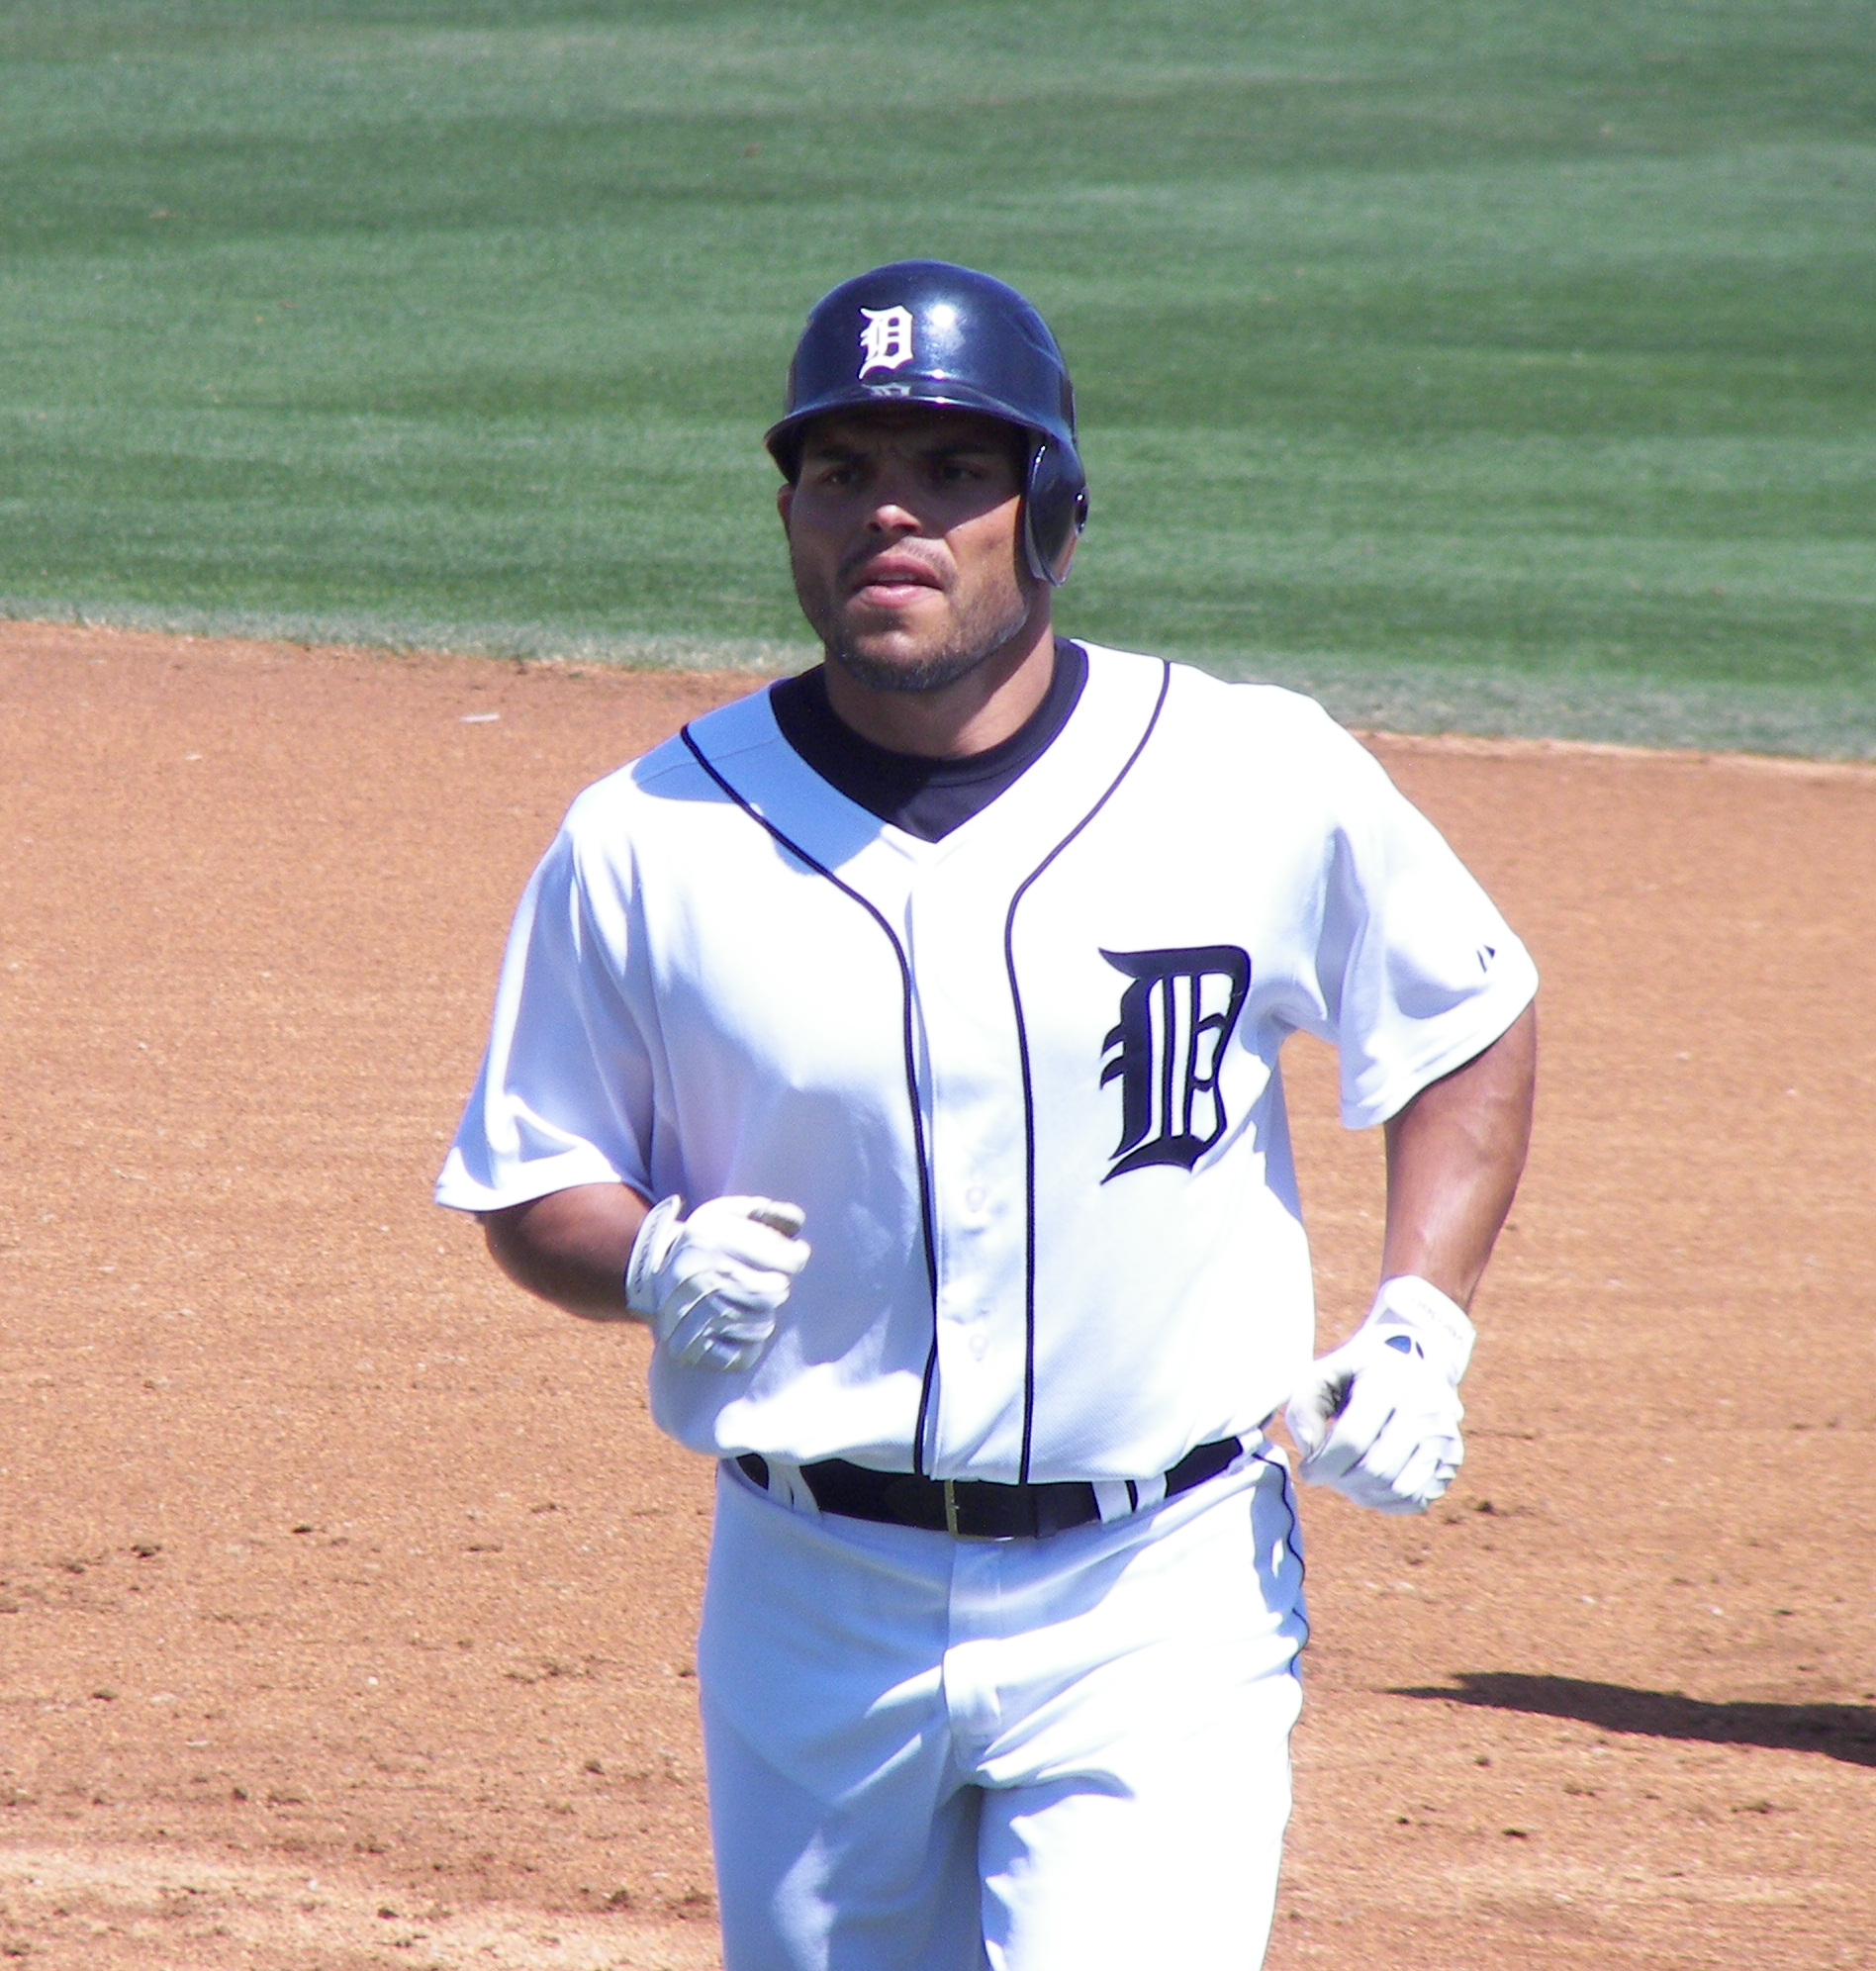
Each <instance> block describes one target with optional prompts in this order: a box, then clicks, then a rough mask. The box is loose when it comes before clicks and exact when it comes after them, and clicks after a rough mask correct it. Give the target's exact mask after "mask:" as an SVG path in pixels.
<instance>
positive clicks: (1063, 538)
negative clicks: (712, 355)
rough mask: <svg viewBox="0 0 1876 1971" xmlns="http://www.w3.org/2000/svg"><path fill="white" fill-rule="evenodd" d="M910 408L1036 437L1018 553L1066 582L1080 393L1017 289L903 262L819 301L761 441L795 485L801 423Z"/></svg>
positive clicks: (1081, 509)
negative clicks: (976, 417) (942, 409)
mask: <svg viewBox="0 0 1876 1971" xmlns="http://www.w3.org/2000/svg"><path fill="white" fill-rule="evenodd" d="M908 401H909V402H911V403H915V404H942V405H949V406H952V407H955V408H956V409H958V410H961V411H981V412H984V413H985V414H986V415H987V416H989V417H991V418H1000V419H1002V420H1003V421H1004V422H1006V423H1010V424H1014V425H1016V426H1018V427H1019V428H1020V429H1021V430H1023V431H1026V432H1027V433H1028V434H1029V437H1030V441H1031V442H1030V446H1029V459H1028V470H1027V475H1026V477H1025V479H1024V483H1023V546H1024V549H1025V551H1026V553H1027V555H1028V559H1029V566H1030V569H1031V571H1032V572H1033V573H1034V574H1035V576H1036V578H1037V580H1038V581H1043V582H1048V583H1049V584H1051V585H1052V586H1059V585H1060V584H1061V583H1062V582H1063V581H1064V580H1065V579H1066V578H1067V575H1068V572H1069V555H1070V551H1071V549H1072V548H1073V546H1074V544H1075V537H1076V536H1077V535H1078V534H1079V532H1080V531H1081V528H1082V527H1083V526H1084V525H1085V524H1086V521H1087V475H1086V473H1085V472H1083V471H1082V469H1081V458H1080V454H1079V451H1077V449H1076V444H1075V387H1074V385H1073V384H1071V383H1070V381H1069V366H1068V364H1067V363H1066V362H1065V361H1064V360H1063V358H1062V350H1061V348H1060V347H1059V346H1058V344H1057V342H1056V338H1055V337H1054V335H1052V334H1051V333H1050V332H1049V325H1048V324H1047V323H1046V322H1045V321H1044V320H1043V319H1042V317H1041V316H1040V315H1038V314H1037V313H1036V311H1035V310H1034V309H1033V308H1032V307H1031V306H1030V305H1029V303H1028V302H1026V301H1025V300H1024V299H1023V298H1022V296H1021V295H1019V294H1018V293H1017V292H1016V290H1015V289H1014V288H1012V287H1005V286H1004V285H1003V283H1002V282H1001V281H997V280H992V279H991V278H990V277H989V275H988V274H980V273H974V272H973V271H972V270H971V268H969V267H954V266H952V265H951V264H950V263H949V262H948V261H945V260H896V261H894V262H893V263H892V265H891V266H890V267H876V268H874V270H873V271H872V272H871V273H870V274H862V275H860V276H859V278H858V279H856V280H851V281H843V282H842V283H841V285H840V286H839V287H837V288H835V289H834V291H833V293H832V294H830V295H827V296H825V297H824V298H823V299H822V300H820V301H819V302H817V303H816V304H815V305H814V309H813V312H812V313H811V314H810V315H809V316H808V318H807V327H806V328H805V329H802V331H801V339H800V341H799V342H798V343H797V346H796V350H795V360H794V361H793V362H792V363H790V365H789V390H788V399H787V403H786V405H785V407H784V412H783V417H782V422H780V423H778V424H776V425H774V426H772V427H771V428H770V430H769V431H768V432H767V433H766V435H765V437H764V439H763V442H764V443H765V444H766V445H767V446H768V447H769V451H770V453H771V455H772V456H773V457H774V459H775V462H776V464H777V465H779V466H780V467H781V468H782V470H783V472H784V473H785V474H786V475H787V477H788V478H790V479H791V480H792V479H794V478H795V476H796V474H797V472H798V471H799V470H800V463H801V457H800V453H801V427H802V426H803V425H804V424H805V423H806V422H807V421H808V420H809V419H810V418H818V417H820V416H821V415H822V413H824V412H828V411H852V410H856V409H865V408H867V407H869V406H878V405H883V404H893V403H904V402H908Z"/></svg>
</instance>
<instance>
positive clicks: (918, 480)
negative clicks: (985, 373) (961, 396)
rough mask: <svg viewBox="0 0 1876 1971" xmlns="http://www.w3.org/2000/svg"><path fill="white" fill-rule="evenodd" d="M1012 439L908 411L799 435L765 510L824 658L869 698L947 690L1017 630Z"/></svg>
mask: <svg viewBox="0 0 1876 1971" xmlns="http://www.w3.org/2000/svg"><path fill="white" fill-rule="evenodd" d="M1022 447H1023V439H1022V434H1021V433H1020V432H1019V431H1018V430H1016V429H1015V427H1014V426H1012V425H1009V424H1005V423H1003V422H1000V421H998V420H997V419H994V418H984V417H980V416H979V415H978V414H977V413H975V412H971V411H945V410H938V409H933V408H926V407H922V406H914V405H899V406H893V407H892V408H891V409H882V410H878V411H859V412H853V413H843V414H830V415H829V416H827V417H825V418H819V419H816V420H815V421H814V422H813V423H811V424H810V425H809V426H808V427H807V431H806V434H805V437H804V439H803V442H802V447H801V470H800V474H799V476H798V478H797V481H796V483H795V485H793V486H785V487H784V488H783V489H782V491H781V493H780V495H779V496H778V502H779V505H780V507H781V510H782V521H783V525H784V526H785V527H786V528H787V530H788V536H789V556H790V560H791V562H792V563H793V565H794V570H795V592H796V594H797V596H798V597H799V598H800V601H801V609H802V611H803V613H804V614H805V615H806V617H807V619H808V621H809V622H810V623H812V624H813V625H814V628H815V629H816V630H817V631H818V632H819V634H820V638H821V641H822V642H823V643H824V644H825V645H826V646H827V654H828V657H829V659H830V660H831V661H833V662H834V663H837V664H839V665H841V666H842V667H843V668H844V669H845V670H846V671H847V672H848V673H849V674H850V675H851V676H852V677H853V678H855V679H856V680H857V681H858V682H859V683H861V684H863V685H866V686H869V687H870V688H871V689H873V690H875V691H891V692H931V691H939V690H942V689H943V688H944V687H945V686H946V685H950V684H954V683H956V682H957V680H958V679H960V678H962V677H965V676H966V675H968V674H969V673H970V672H971V671H973V670H975V669H976V668H977V667H978V665H979V664H981V663H982V662H983V661H984V660H985V658H986V657H988V656H989V655H990V654H991V652H992V651H995V650H998V649H1000V648H1001V647H1002V646H1003V645H1004V644H1006V643H1008V642H1009V641H1010V639H1011V638H1012V637H1014V636H1015V635H1016V634H1017V633H1018V632H1019V631H1020V630H1022V629H1023V627H1024V626H1025V624H1026V623H1027V622H1028V620H1029V617H1030V613H1031V611H1032V610H1033V609H1034V608H1035V606H1036V603H1037V600H1038V596H1039V593H1040V590H1041V585H1040V584H1039V583H1038V582H1037V581H1036V579H1035V577H1034V576H1033V575H1031V574H1030V572H1029V568H1028V565H1027V563H1026V561H1025V560H1024V557H1023V551H1022V540H1021V531H1022V490H1023V449H1022Z"/></svg>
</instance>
